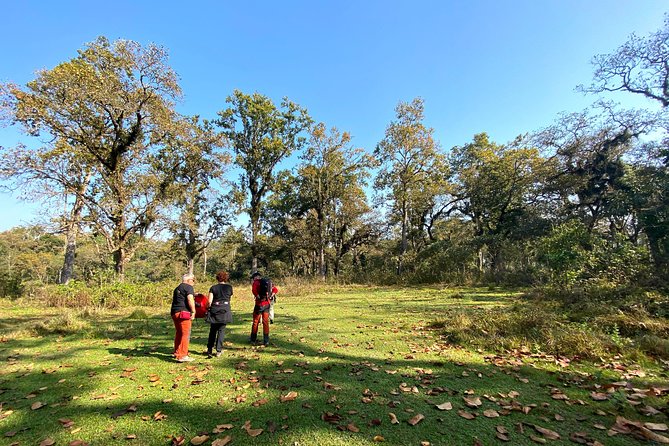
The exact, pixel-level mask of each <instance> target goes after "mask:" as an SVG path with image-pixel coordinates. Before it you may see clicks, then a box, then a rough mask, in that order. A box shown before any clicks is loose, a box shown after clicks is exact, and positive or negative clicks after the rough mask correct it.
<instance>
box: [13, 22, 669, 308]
mask: <svg viewBox="0 0 669 446" xmlns="http://www.w3.org/2000/svg"><path fill="white" fill-rule="evenodd" d="M668 20H669V19H667V18H666V17H665V22H664V26H663V27H662V28H661V29H659V30H657V31H656V32H654V33H651V34H649V35H647V36H641V37H639V36H635V35H632V36H630V38H629V39H628V40H627V41H626V42H622V43H620V46H619V47H618V48H617V49H616V48H612V50H611V52H610V53H608V54H600V55H595V56H594V57H593V59H592V65H593V76H592V80H591V83H590V84H587V85H580V86H578V87H577V89H578V90H579V91H581V92H582V93H583V94H586V95H588V96H589V97H591V98H592V106H591V107H589V108H588V109H586V110H581V111H573V112H569V113H564V114H562V115H560V116H558V117H556V119H555V121H554V122H552V123H550V124H549V125H547V126H546V127H545V128H543V129H540V130H538V131H533V132H531V133H523V131H524V130H523V129H518V134H519V136H518V137H517V138H516V139H515V140H513V141H509V142H501V141H493V140H491V139H490V137H489V136H488V135H487V134H486V133H484V132H482V133H479V134H476V135H472V138H471V141H469V142H467V143H466V144H463V145H461V146H456V147H449V148H445V147H442V146H441V145H440V143H439V141H437V140H435V138H434V129H432V128H429V127H427V126H426V125H425V123H424V121H425V108H424V103H425V101H429V98H421V97H416V98H414V99H413V100H411V101H407V102H404V101H400V102H399V103H398V104H397V106H396V108H395V115H394V119H393V120H392V121H391V122H390V123H388V125H387V127H386V129H385V134H384V137H383V139H382V140H380V141H378V144H377V145H376V146H375V147H373V148H359V147H355V146H354V145H353V144H352V137H351V135H350V134H349V133H348V132H347V131H346V130H345V129H338V128H336V127H330V126H329V125H328V124H327V123H323V122H318V121H317V120H316V119H314V118H313V117H312V116H310V115H309V113H308V111H307V109H306V108H305V107H304V106H302V105H300V104H297V103H294V102H292V101H291V100H290V99H288V98H284V99H283V100H282V101H281V103H275V102H274V101H272V100H271V99H270V98H269V97H267V96H264V95H262V94H261V93H258V92H254V93H245V92H242V91H239V90H235V91H233V92H231V93H230V95H229V96H228V98H227V100H226V102H225V104H221V106H220V111H219V112H218V113H217V115H216V116H212V117H208V118H206V119H204V118H202V117H200V116H185V115H181V114H179V113H178V112H177V111H176V105H177V104H178V102H179V100H180V98H181V97H182V96H183V92H182V90H181V88H180V86H179V82H178V76H177V73H175V72H174V71H173V70H172V69H171V68H170V66H169V64H168V52H167V49H165V48H163V47H161V46H158V45H146V46H142V45H140V44H139V43H137V42H134V41H129V40H117V41H110V40H108V39H107V38H105V37H99V38H98V39H97V40H95V41H94V42H91V43H89V44H87V45H85V46H84V47H83V48H82V49H80V50H79V51H78V55H77V56H76V57H74V58H72V59H71V60H68V61H65V62H62V63H60V64H59V65H57V66H56V67H54V68H51V69H43V70H41V71H38V72H37V74H36V76H35V78H34V80H32V81H31V82H29V83H27V84H26V85H15V84H12V83H3V84H0V107H1V110H2V113H1V116H2V118H3V121H4V123H5V124H7V125H14V126H16V127H18V128H20V129H22V130H23V131H24V135H25V143H24V144H20V145H18V146H16V147H2V148H1V151H0V155H1V156H0V177H1V178H2V180H3V185H4V187H5V188H6V189H8V190H12V191H15V192H18V193H20V194H21V197H22V198H23V199H25V200H27V201H30V202H39V203H40V204H41V206H42V209H43V215H42V221H41V223H39V224H35V225H31V226H24V227H16V228H13V229H11V230H8V231H5V232H3V233H1V234H0V252H1V254H2V261H1V262H0V272H1V273H2V274H0V277H1V279H0V281H1V282H0V294H1V295H4V296H9V297H11V296H21V295H28V294H31V293H34V292H36V291H35V290H39V289H44V287H52V288H51V289H53V290H57V289H59V287H61V288H62V287H66V286H72V285H71V283H72V282H74V283H79V284H88V285H91V284H97V285H100V284H108V283H115V284H117V285H118V286H121V287H132V286H133V284H135V285H141V284H146V283H158V282H164V281H167V282H170V283H174V281H175V280H176V279H177V278H178V277H179V276H180V275H181V274H182V273H183V272H185V271H193V272H195V273H196V274H197V275H203V276H206V277H212V276H213V274H215V272H216V271H217V270H220V269H226V270H228V271H230V273H231V277H232V278H233V279H234V280H245V279H246V278H247V277H248V275H249V273H250V272H251V271H253V270H256V269H260V270H261V271H263V272H264V273H266V274H269V275H271V276H272V277H277V278H287V277H293V278H304V279H308V280H311V279H317V280H322V281H325V282H327V283H369V284H404V285H410V284H432V283H442V284H453V285H465V284H479V285H480V284H483V285H492V286H494V285H512V286H545V287H550V288H551V289H556V290H561V291H562V292H567V293H582V292H584V290H585V292H589V290H602V289H604V290H633V289H641V290H663V289H664V288H665V287H666V285H667V279H666V278H667V272H668V265H669V252H668V249H669V223H668V220H667V216H668V214H669V182H668V181H667V179H668V177H667V175H668V173H669V172H668V170H667V167H668V165H669V138H668V136H669V135H668V134H667V131H668V130H669V121H667V117H668V115H667V105H668V104H669V21H668ZM612 92H623V93H624V94H627V95H636V96H641V97H645V98H646V99H647V101H646V102H645V103H646V104H647V107H646V108H643V109H639V108H637V109H624V108H622V107H621V106H620V105H618V104H617V103H615V102H613V101H612V100H610V99H609V95H610V93H612ZM287 160H297V161H296V162H295V165H294V166H290V167H289V168H286V166H285V164H286V162H287ZM68 284H69V285H68Z"/></svg>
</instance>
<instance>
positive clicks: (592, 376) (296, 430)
mask: <svg viewBox="0 0 669 446" xmlns="http://www.w3.org/2000/svg"><path fill="white" fill-rule="evenodd" d="M238 294H239V296H236V299H235V300H234V304H233V311H234V312H235V323H234V324H232V325H230V326H229V327H228V334H227V337H226V341H227V342H228V344H227V346H226V352H225V354H224V355H223V357H221V358H217V359H209V360H208V359H206V358H205V357H204V356H203V355H202V352H203V351H204V350H205V345H206V336H207V331H208V326H206V324H204V323H203V322H202V321H199V320H198V321H196V323H195V326H194V327H195V328H194V331H193V336H192V341H191V352H192V356H194V357H195V358H197V361H196V362H193V363H190V364H177V363H175V362H174V361H173V360H172V358H171V346H172V341H173V325H172V322H171V320H170V319H169V317H168V316H167V313H168V307H167V302H165V303H164V305H163V306H161V307H160V308H150V307H143V308H139V309H135V310H125V311H122V310H116V311H113V312H111V311H105V310H100V309H97V310H84V311H77V310H72V309H57V308H47V309H36V308H34V307H22V306H17V305H16V304H15V303H10V302H6V301H5V302H2V303H0V310H2V311H3V313H4V314H5V315H6V317H5V318H3V320H2V321H0V341H1V342H0V363H2V367H0V392H1V393H0V402H1V403H2V406H1V408H0V444H6V445H10V444H14V443H16V442H18V444H21V445H24V444H25V445H29V444H30V445H33V444H39V443H40V442H42V441H43V440H45V439H47V438H51V439H53V440H55V441H56V444H70V443H71V442H73V441H75V440H82V441H84V442H86V443H89V444H101V445H102V444H104V445H116V444H118V445H121V444H123V445H133V444H136V445H145V444H149V445H153V444H155V445H161V444H163V445H168V444H171V442H172V441H173V438H178V437H181V436H183V439H184V444H189V443H190V441H191V440H192V439H193V438H194V437H197V436H200V435H204V434H207V435H208V436H209V437H210V438H209V440H208V441H206V442H205V443H204V444H212V442H213V441H214V440H216V439H221V438H224V437H226V436H231V437H232V443H231V444H233V445H247V444H248V445H251V444H283V445H295V444H299V445H370V444H388V445H420V444H421V442H429V443H430V444H432V445H442V444H443V445H471V444H474V441H475V439H479V440H480V442H481V444H485V445H489V444H497V443H499V444H502V441H501V440H500V439H498V438H497V437H496V432H497V431H496V427H497V426H503V427H504V428H506V429H507V430H508V431H509V434H508V437H509V439H510V442H509V444H514V445H516V444H519V445H524V444H528V445H529V444H536V443H535V442H534V441H533V440H531V438H530V436H531V435H534V436H536V437H541V438H543V437H544V435H542V434H541V433H539V432H538V431H537V430H536V429H535V428H534V427H533V426H535V425H537V426H540V427H543V428H546V429H550V430H552V431H555V432H557V433H558V434H559V435H560V439H559V440H547V441H548V443H549V444H556V445H557V444H572V443H571V442H570V441H569V436H570V434H573V433H574V432H584V433H586V434H587V436H588V438H591V439H597V440H598V441H600V442H601V443H603V444H606V445H629V444H643V442H642V441H640V440H637V439H636V438H634V437H633V436H632V435H622V434H619V435H616V436H612V437H609V436H608V435H607V430H608V429H609V428H611V427H612V426H613V425H614V424H615V420H616V416H624V417H625V418H627V419H630V420H642V421H650V422H654V423H666V422H667V416H666V413H664V412H662V410H666V406H667V399H668V398H667V394H666V391H664V390H661V389H662V388H663V387H666V386H667V383H666V381H667V370H666V368H663V367H662V363H661V362H659V363H655V362H652V361H648V360H646V361H645V362H643V363H639V364H636V363H634V362H633V361H632V359H633V358H630V357H627V356H620V357H618V358H611V357H605V358H603V360H601V361H600V360H596V361H589V362H577V361H573V362H572V363H570V364H568V365H567V363H566V362H565V361H564V359H563V358H559V357H555V356H550V355H548V354H547V353H548V352H546V351H542V349H541V348H538V347H536V346H535V347H534V348H527V346H526V345H524V343H523V342H522V341H521V340H519V338H515V340H512V341H508V340H509V339H513V338H514V333H519V332H521V331H523V330H521V328H522V327H526V326H527V325H523V324H528V323H529V322H531V321H534V326H535V327H537V328H538V331H537V332H539V333H541V330H542V329H544V328H547V329H550V330H553V332H551V333H553V335H552V336H553V337H554V338H555V339H556V342H558V341H559V342H563V343H565V342H566V341H567V338H568V336H564V335H563V336H562V338H560V337H559V336H558V334H559V330H558V331H555V330H557V329H556V328H555V327H553V322H551V321H553V319H548V320H549V322H548V323H546V322H545V320H544V319H545V318H546V317H547V316H546V315H544V316H540V317H538V318H537V317H536V316H535V317H534V318H532V317H531V315H530V314H529V313H528V314H527V315H525V316H523V318H520V319H514V318H511V317H509V318H508V319H507V320H504V319H501V320H497V323H495V320H496V318H498V317H500V315H503V314H504V312H505V311H507V312H508V309H510V308H514V306H516V307H517V306H518V305H522V304H523V301H522V300H521V298H520V293H516V292H509V291H499V290H489V289H457V290H442V289H437V288H404V289H398V288H366V287H348V288H338V289H334V290H331V291H330V292H327V293H325V292H318V293H315V294H312V295H307V294H300V295H283V296H281V297H280V299H279V302H278V305H277V310H276V311H277V322H276V323H275V324H274V325H272V333H271V341H272V345H271V346H270V347H269V348H257V347H252V346H250V345H248V343H247V339H248V333H249V329H250V312H251V309H252V306H253V303H252V301H251V299H250V297H249V295H248V293H247V292H246V290H240V292H239V293H238ZM286 294H287V293H286ZM544 311H546V312H549V310H548V309H547V310H544ZM550 314H553V313H550ZM465 315H468V316H467V317H469V318H470V319H469V322H467V321H464V317H465ZM554 317H561V316H554V315H553V316H551V318H554ZM458 318H460V319H458ZM519 321H521V322H520V325H518V323H519ZM523 321H524V322H523ZM477 324H478V325H477ZM486 324H487V325H486ZM513 324H516V325H515V328H513V330H512V329H511V328H509V330H508V331H506V332H505V331H503V330H502V328H503V327H505V326H506V327H509V326H512V325H513ZM519 327H520V328H519ZM558 327H560V325H558ZM482 330H483V331H485V332H486V333H488V335H489V336H490V337H491V338H494V339H497V340H495V341H493V342H488V343H483V342H480V343H478V344H470V342H472V341H473V340H475V339H479V340H480V339H484V338H485V333H483V331H482ZM492 330H497V331H495V332H494V333H493V331H492ZM524 331H525V332H527V330H524ZM456 335H458V336H460V338H459V339H455V338H454V336H456ZM465 335H468V336H470V337H469V338H467V337H465ZM560 339H563V340H562V341H560ZM455 340H457V341H458V342H459V345H456V344H453V342H454V341H455ZM506 341H508V342H509V343H508V344H506V343H505V342H506ZM586 342H587V340H586ZM514 347H515V348H517V350H516V351H515V352H514V351H511V352H506V353H500V351H501V349H503V348H514ZM493 348H495V349H496V350H498V351H497V353H495V354H492V353H491V352H490V351H489V350H488V349H493ZM607 351H608V350H605V351H604V353H606V352H607ZM560 362H562V365H560V364H559V363H560ZM620 381H627V382H629V383H630V387H632V386H633V387H634V388H636V389H659V390H658V391H657V392H654V391H650V392H647V394H646V393H644V395H643V398H641V397H640V396H636V397H631V396H630V394H631V393H632V391H631V390H630V389H627V388H622V389H618V387H611V391H610V393H608V392H607V391H606V390H605V389H606V387H601V386H606V385H607V384H610V383H614V382H620ZM616 389H618V390H616ZM291 392H294V393H296V396H294V395H295V394H292V393H291ZM592 392H595V395H596V396H595V397H594V398H604V397H605V398H606V399H605V400H603V401H597V400H595V399H593V395H592ZM600 394H604V395H603V396H602V395H600ZM561 395H564V397H562V396H561ZM556 396H557V398H555V397H556ZM465 397H466V398H468V399H469V401H470V403H471V402H474V403H476V402H477V401H476V399H477V398H478V399H479V400H480V405H479V406H478V407H469V406H468V405H467V403H466V401H465V399H464V398H465ZM282 399H283V400H284V401H282ZM629 401H632V403H635V404H636V402H637V401H639V402H640V404H638V405H633V404H630V402H629ZM446 402H450V403H451V405H452V409H451V410H439V409H438V408H437V407H436V405H439V404H442V403H446ZM36 403H41V404H36ZM38 406H42V407H39V408H35V409H32V407H38ZM474 406H476V404H474ZM505 407H506V408H507V409H505ZM648 407H650V408H656V409H658V413H657V414H656V415H652V416H650V415H644V412H649V411H650V409H647V408H648ZM458 411H465V412H468V413H470V414H475V415H476V418H475V419H472V420H468V419H465V418H463V417H462V416H461V415H459V414H458ZM486 411H488V412H486ZM491 411H495V413H496V414H497V415H499V416H495V417H493V418H488V417H487V416H485V415H484V414H485V413H487V414H488V415H490V416H494V414H493V412H491ZM389 413H393V414H394V415H395V416H396V418H397V419H398V421H399V423H397V424H393V423H391V416H390V415H389ZM461 413H463V414H464V412H461ZM419 414H420V415H423V416H424V419H423V420H422V421H420V422H418V424H416V425H414V426H412V425H411V424H409V423H408V421H410V420H411V419H412V418H414V417H416V416H417V415H419ZM245 424H246V426H247V428H246V429H245V428H244V427H243V426H244V425H245ZM220 425H231V426H232V427H231V428H229V429H227V427H228V426H224V427H221V428H220V429H219V430H221V432H219V433H214V430H215V428H216V427H217V426H220ZM519 426H520V427H522V430H523V432H522V433H521V432H518V430H519V429H520V428H519ZM254 429H262V430H263V431H262V433H260V434H259V435H258V436H257V437H252V436H251V435H250V434H252V433H257V432H258V431H254ZM375 437H376V440H380V439H381V438H380V437H382V438H383V442H380V443H379V442H376V441H375Z"/></svg>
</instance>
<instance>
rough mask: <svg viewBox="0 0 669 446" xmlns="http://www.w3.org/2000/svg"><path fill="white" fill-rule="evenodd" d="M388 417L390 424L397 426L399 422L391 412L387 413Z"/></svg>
mask: <svg viewBox="0 0 669 446" xmlns="http://www.w3.org/2000/svg"><path fill="white" fill-rule="evenodd" d="M388 416H389V417H390V424H399V423H400V420H398V419H397V415H395V414H394V413H392V412H388Z"/></svg>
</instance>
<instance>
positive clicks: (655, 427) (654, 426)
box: [643, 423, 667, 431]
mask: <svg viewBox="0 0 669 446" xmlns="http://www.w3.org/2000/svg"><path fill="white" fill-rule="evenodd" d="M643 425H644V426H645V427H646V429H650V430H652V431H666V430H667V425H666V424H664V423H644V424H643Z"/></svg>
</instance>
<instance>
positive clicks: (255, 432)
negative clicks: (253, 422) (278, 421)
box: [246, 428, 263, 437]
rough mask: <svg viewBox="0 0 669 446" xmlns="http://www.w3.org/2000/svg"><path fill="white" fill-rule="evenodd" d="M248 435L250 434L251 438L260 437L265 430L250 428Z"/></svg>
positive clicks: (247, 431) (247, 430)
mask: <svg viewBox="0 0 669 446" xmlns="http://www.w3.org/2000/svg"><path fill="white" fill-rule="evenodd" d="M246 433H247V434H249V436H250V437H257V436H258V435H260V434H262V433H263V429H251V428H248V429H246Z"/></svg>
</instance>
